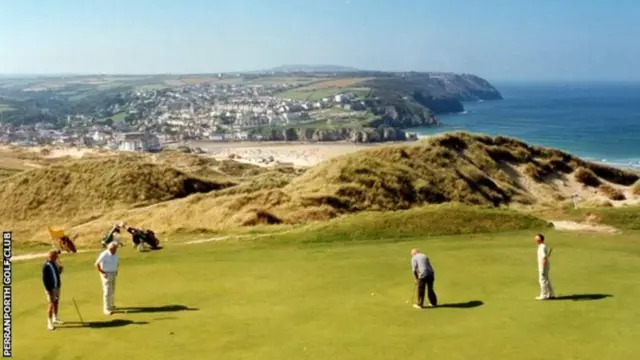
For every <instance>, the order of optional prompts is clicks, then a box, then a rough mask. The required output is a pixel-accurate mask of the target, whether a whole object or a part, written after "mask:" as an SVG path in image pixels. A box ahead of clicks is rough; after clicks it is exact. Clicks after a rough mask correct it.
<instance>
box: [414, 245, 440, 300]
mask: <svg viewBox="0 0 640 360" xmlns="http://www.w3.org/2000/svg"><path fill="white" fill-rule="evenodd" d="M411 269H412V270H413V276H414V277H415V280H416V287H417V288H418V299H417V303H416V304H414V305H413V307H414V308H416V309H422V308H424V293H425V287H426V288H427V295H428V297H429V303H430V306H433V307H435V306H438V298H437V297H436V292H435V291H434V289H433V283H434V282H435V272H434V271H433V267H431V261H429V258H428V257H427V255H425V254H423V253H421V252H420V250H418V249H412V250H411Z"/></svg>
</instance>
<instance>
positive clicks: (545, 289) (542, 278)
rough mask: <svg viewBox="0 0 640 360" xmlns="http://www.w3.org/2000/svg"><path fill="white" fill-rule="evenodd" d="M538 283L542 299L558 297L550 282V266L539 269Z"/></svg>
mask: <svg viewBox="0 0 640 360" xmlns="http://www.w3.org/2000/svg"><path fill="white" fill-rule="evenodd" d="M538 281H539V283H540V297H542V298H550V297H554V296H556V295H555V293H554V292H553V286H551V280H549V266H545V267H544V268H542V269H538Z"/></svg>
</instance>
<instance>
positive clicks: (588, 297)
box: [553, 294, 613, 301]
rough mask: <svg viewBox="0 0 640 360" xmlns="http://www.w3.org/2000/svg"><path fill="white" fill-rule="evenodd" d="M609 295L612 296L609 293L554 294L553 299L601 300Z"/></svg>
mask: <svg viewBox="0 0 640 360" xmlns="http://www.w3.org/2000/svg"><path fill="white" fill-rule="evenodd" d="M609 297H613V295H611V294H573V295H563V296H556V298H555V299H553V300H573V301H588V300H602V299H606V298H609Z"/></svg>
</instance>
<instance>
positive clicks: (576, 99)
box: [407, 82, 640, 169]
mask: <svg viewBox="0 0 640 360" xmlns="http://www.w3.org/2000/svg"><path fill="white" fill-rule="evenodd" d="M495 86H496V88H497V89H498V90H499V91H500V92H501V94H502V96H503V98H504V99H503V100H495V101H479V102H465V103H464V107H465V111H464V112H462V113H459V114H448V115H441V116H439V118H440V121H441V122H442V126H440V127H418V128H412V129H408V130H407V131H409V132H413V133H416V134H417V135H418V136H419V137H420V136H428V135H434V134H438V133H446V132H457V131H465V132H470V133H476V134H486V135H490V136H497V135H502V136H508V137H513V138H517V139H519V140H522V141H525V142H527V143H529V144H532V145H539V146H545V147H552V148H557V149H560V150H563V151H565V152H568V153H571V154H573V155H576V156H579V157H581V158H584V159H586V160H590V161H597V162H602V163H607V164H610V165H612V166H618V167H627V168H633V169H640V83H631V82H629V83H606V82H580V83H578V82H576V83H524V82H518V83H515V82H514V83H496V84H495Z"/></svg>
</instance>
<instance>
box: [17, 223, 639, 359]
mask: <svg viewBox="0 0 640 360" xmlns="http://www.w3.org/2000/svg"><path fill="white" fill-rule="evenodd" d="M532 237H533V233H532V232H516V233H502V234H487V235H465V236H442V237H422V238H413V239H407V240H406V241H402V242H399V241H394V239H386V240H379V241H368V242H355V241H354V242H349V243H340V242H332V243H307V244H302V243H295V242H287V243H284V242H281V241H278V240H256V241H252V242H246V243H243V242H237V241H236V242H216V243H205V244H197V245H181V244H171V243H169V244H168V245H167V247H166V248H165V249H164V250H162V251H159V252H150V253H136V252H134V251H133V250H132V249H131V248H130V247H126V248H123V249H121V250H120V254H121V256H122V259H121V270H120V277H119V278H118V284H117V291H116V304H117V306H119V307H138V309H137V310H135V311H133V312H131V313H128V314H116V315H114V316H112V317H107V316H105V315H103V314H102V313H101V303H100V301H101V288H100V283H99V278H98V275H97V273H96V271H95V270H94V269H93V267H92V264H93V261H94V259H95V256H96V255H97V252H96V253H89V254H86V253H85V254H76V255H66V254H65V255H63V257H62V259H61V260H62V263H63V264H64V265H65V272H64V273H63V277H62V284H63V287H62V300H61V311H60V315H61V318H62V319H63V320H66V321H77V320H78V319H77V315H76V313H75V310H74V308H73V303H72V302H71V297H72V296H73V297H74V298H75V300H76V302H77V303H78V306H79V308H80V310H81V312H82V316H83V318H84V320H85V321H87V322H91V323H92V324H91V326H90V327H85V328H80V327H75V328H58V329H56V330H55V331H53V332H50V331H47V329H46V317H45V299H44V294H43V290H42V285H41V280H40V267H41V261H30V262H26V263H14V284H13V288H14V289H13V293H14V309H13V326H14V333H13V339H14V348H13V350H14V357H15V358H16V359H114V358H116V357H126V358H139V359H142V358H147V359H169V358H171V359H410V358H415V359H424V358H428V359H558V358H562V359H583V360H584V359H598V360H601V359H632V358H634V355H633V354H638V353H639V352H640V344H639V343H638V341H637V339H638V337H639V336H640V310H639V309H638V306H637V299H639V298H640V261H638V260H639V255H640V247H639V246H638V240H637V239H638V233H632V232H629V233H625V234H623V235H584V234H577V233H566V232H553V231H550V232H548V234H547V239H548V244H549V246H550V247H552V248H553V249H554V251H553V256H552V258H551V263H552V268H551V280H552V282H553V284H554V286H555V288H556V292H557V294H558V295H559V296H567V295H579V296H578V297H576V298H573V299H563V300H555V301H548V302H538V301H535V300H534V297H535V296H537V295H538V289H539V288H538V284H537V271H536V248H535V244H534V243H533V240H532ZM412 247H418V248H420V249H422V250H424V251H425V252H426V253H427V254H428V255H429V256H430V257H431V259H432V262H433V264H434V267H435V271H436V291H437V292H438V296H439V298H440V299H439V300H440V302H441V304H444V305H445V306H443V307H442V308H438V309H425V310H416V309H413V308H412V307H411V306H410V304H409V303H408V302H409V301H410V300H411V298H412V297H413V283H412V275H411V273H410V262H409V250H410V249H411V248H412ZM579 298H581V299H582V301H576V300H578V299H579Z"/></svg>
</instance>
